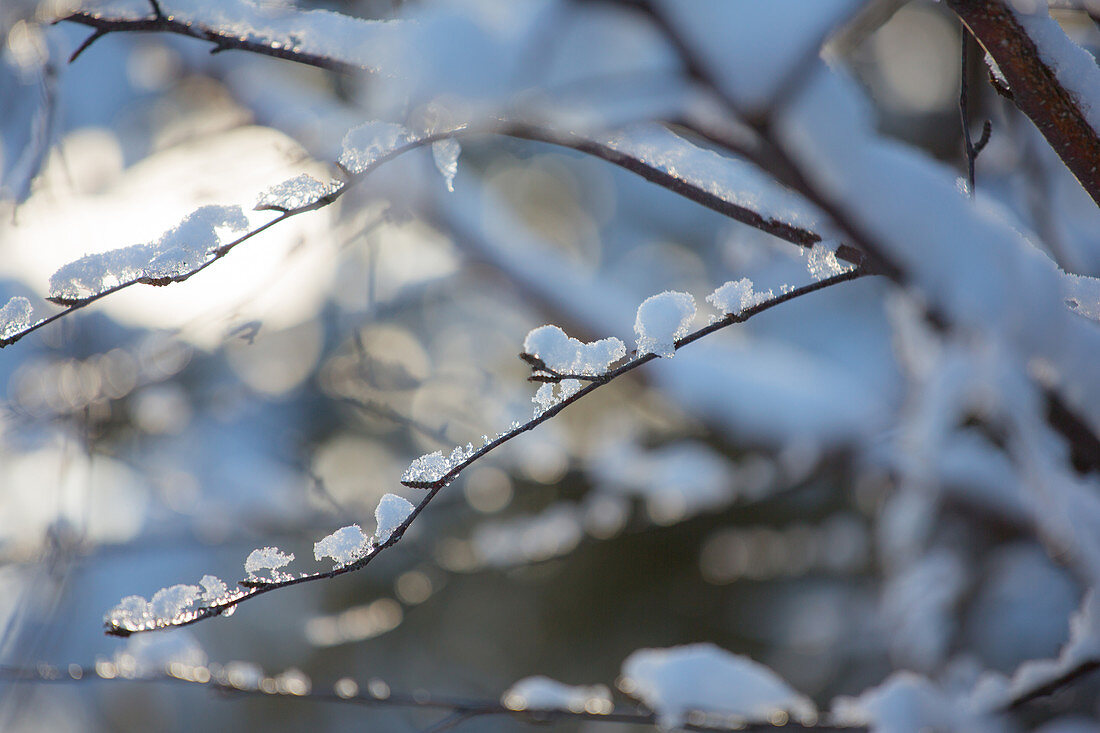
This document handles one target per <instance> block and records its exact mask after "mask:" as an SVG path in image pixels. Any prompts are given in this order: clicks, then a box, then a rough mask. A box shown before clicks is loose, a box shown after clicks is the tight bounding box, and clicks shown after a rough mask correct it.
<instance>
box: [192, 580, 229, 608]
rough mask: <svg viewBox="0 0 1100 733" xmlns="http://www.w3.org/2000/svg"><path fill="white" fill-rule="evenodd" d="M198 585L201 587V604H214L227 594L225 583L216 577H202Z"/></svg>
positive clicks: (227, 589)
mask: <svg viewBox="0 0 1100 733" xmlns="http://www.w3.org/2000/svg"><path fill="white" fill-rule="evenodd" d="M199 585H200V586H202V598H201V600H202V602H203V603H207V604H210V603H215V602H217V601H218V600H219V599H221V598H224V597H225V596H226V595H227V594H228V593H229V587H228V586H226V584H225V581H224V580H222V579H221V578H219V577H218V576H216V575H204V576H202V578H201V579H200V580H199Z"/></svg>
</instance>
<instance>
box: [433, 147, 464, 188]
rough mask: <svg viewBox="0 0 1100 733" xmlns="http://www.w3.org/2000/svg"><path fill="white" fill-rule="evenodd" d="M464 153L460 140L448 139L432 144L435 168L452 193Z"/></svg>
mask: <svg viewBox="0 0 1100 733" xmlns="http://www.w3.org/2000/svg"><path fill="white" fill-rule="evenodd" d="M461 153H462V146H461V145H459V143H458V140H455V139H454V138H447V139H446V140H438V141H436V142H434V143H432V159H433V160H434V161H435V167H436V168H438V169H439V172H440V173H441V174H442V175H443V182H444V183H446V184H447V190H448V191H451V192H452V193H453V192H454V190H455V176H456V175H457V174H458V156H459V155H460V154H461Z"/></svg>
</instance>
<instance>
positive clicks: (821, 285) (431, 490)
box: [105, 268, 868, 636]
mask: <svg viewBox="0 0 1100 733" xmlns="http://www.w3.org/2000/svg"><path fill="white" fill-rule="evenodd" d="M867 274H868V273H867V272H866V271H864V270H861V269H860V268H852V269H850V270H847V271H845V272H843V273H840V274H838V275H834V276H833V277H829V278H826V279H823V280H819V281H817V282H814V283H811V284H809V285H805V286H802V287H799V288H794V289H792V290H789V291H787V292H786V293H783V294H781V295H778V296H775V297H773V298H771V299H769V300H766V301H764V302H762V303H759V304H757V305H755V306H753V307H751V308H747V309H745V310H743V311H741V312H739V313H731V314H729V315H727V316H725V317H724V318H720V319H718V320H716V321H714V322H713V323H711V324H709V325H707V326H704V327H702V328H699V329H697V330H695V331H692V332H691V333H689V334H687V335H686V336H683V337H682V338H679V339H677V340H676V341H675V342H674V347H675V348H676V349H677V350H679V349H682V348H683V347H685V346H687V345H688V344H691V343H694V342H695V341H697V340H699V339H701V338H703V337H704V336H707V335H709V334H712V333H714V332H715V331H718V330H720V329H723V328H726V327H728V326H731V325H733V324H735V323H744V322H745V321H747V320H748V319H749V318H752V317H753V316H755V315H757V314H759V313H763V312H764V311H767V310H770V309H772V308H774V307H776V306H778V305H781V304H783V303H786V302H788V301H790V300H794V299H795V298H799V297H802V296H804V295H809V294H810V293H815V292H817V291H819V290H823V289H825V288H827V287H830V286H832V285H839V284H840V283H845V282H848V281H850V280H855V279H857V278H859V277H863V276H865V275H867ZM657 358H658V357H657V355H655V354H642V355H638V356H635V357H634V358H632V359H630V360H629V361H627V362H626V363H624V364H622V365H621V366H618V367H616V368H615V369H612V370H610V371H608V372H607V373H605V374H603V375H601V376H600V377H599V378H598V379H596V380H594V381H591V382H589V383H588V384H587V385H586V386H584V387H583V388H581V389H580V390H578V391H577V392H575V393H574V394H572V395H570V396H569V397H567V398H566V399H563V400H562V401H560V402H558V403H556V404H554V405H552V406H551V407H549V408H548V409H546V410H545V411H543V412H541V413H539V414H537V415H536V416H535V417H533V418H531V419H530V420H528V421H527V422H525V423H522V424H518V425H515V426H514V427H512V428H511V429H510V430H508V431H506V432H504V433H501V434H500V435H498V436H497V437H495V438H493V439H492V440H490V441H489V442H487V443H485V444H484V445H483V446H481V447H480V448H478V449H477V450H475V451H473V452H472V453H470V454H469V455H468V456H466V457H464V458H463V459H462V460H460V461H457V462H456V463H455V464H454V465H453V466H451V467H450V468H449V469H448V470H447V471H446V473H444V474H442V475H441V476H439V477H438V478H436V479H435V480H432V481H403V482H402V483H404V485H405V486H408V487H410V488H417V489H427V490H428V493H427V495H425V496H424V498H422V499H421V500H420V502H419V503H417V504H416V505H415V506H414V507H413V510H412V511H411V512H410V513H409V515H408V516H407V517H406V518H405V520H404V521H403V522H401V524H399V525H398V526H397V527H396V528H395V529H394V531H393V534H391V535H390V537H389V538H388V539H387V540H386V541H385V542H383V543H381V544H379V545H375V546H372V547H371V548H370V550H369V551H368V552H367V553H366V554H365V555H364V556H363V557H361V558H360V559H358V560H356V561H355V562H352V563H349V564H348V565H342V566H339V567H336V568H333V569H332V570H328V571H324V572H317V573H303V574H301V575H299V576H297V577H292V578H288V579H286V580H279V581H266V580H242V581H238V585H240V586H241V587H240V588H239V589H238V590H236V591H235V592H234V593H231V594H229V595H227V596H226V597H224V598H221V599H219V600H217V601H215V602H213V603H211V604H210V605H207V606H199V607H197V608H193V609H191V610H188V611H186V612H184V613H182V614H180V615H179V616H177V617H175V618H172V619H156V620H155V621H152V622H150V623H149V625H148V626H147V627H144V628H139V629H131V628H127V627H125V626H122V625H119V624H117V623H115V622H113V621H112V620H108V621H106V622H105V626H106V632H107V633H108V634H110V635H113V636H130V635H131V634H133V633H140V632H145V631H156V630H159V629H165V628H173V627H177V626H188V625H190V624H193V623H197V622H199V621H202V620H204V619H208V618H212V617H214V616H220V615H221V614H223V613H226V612H227V611H228V612H231V611H232V609H234V608H235V607H236V606H237V605H239V604H241V603H243V602H244V601H247V600H249V599H251V598H255V597H256V596H259V595H263V594H264V593H269V592H271V591H274V590H279V589H281V588H286V587H289V586H292V585H298V584H300V583H310V582H313V581H317V580H327V579H330V578H335V577H337V576H340V575H345V574H347V573H352V572H355V571H357V570H362V569H363V568H364V567H366V566H367V565H369V564H370V563H371V561H373V560H374V558H376V557H377V556H378V555H379V554H381V553H382V552H383V551H385V550H386V549H388V548H389V547H392V546H393V545H395V544H396V543H397V542H398V541H399V540H400V539H401V537H402V536H403V535H404V533H405V531H406V530H408V528H409V526H410V525H412V523H413V522H414V521H416V518H417V517H418V516H419V515H420V513H421V512H422V511H424V509H425V508H427V506H428V504H430V503H431V501H432V500H433V499H434V498H435V497H436V496H437V495H438V494H439V492H440V491H442V490H443V489H444V488H445V487H446V486H447V485H448V484H449V483H451V482H452V481H454V479H455V478H457V477H458V475H459V474H461V473H462V472H463V471H464V470H465V469H466V468H468V467H469V466H470V465H472V464H473V463H475V462H476V461H478V460H480V459H481V458H482V457H484V456H485V455H486V454H488V453H490V452H492V451H494V450H496V449H497V448H499V447H500V446H502V445H504V444H505V443H508V442H510V441H511V440H513V439H514V438H516V437H518V436H520V435H522V434H524V433H526V432H528V431H530V430H533V429H535V428H536V427H538V426H539V425H542V424H543V423H544V422H546V421H547V420H550V419H551V418H553V417H554V416H555V415H557V414H558V413H560V412H561V411H562V410H564V409H565V408H567V407H569V406H570V405H572V404H573V403H574V402H577V401H578V400H581V399H583V398H584V397H586V396H588V395H589V394H591V393H592V392H594V391H595V390H597V389H599V388H600V387H602V386H603V385H605V384H608V383H609V382H611V381H613V380H615V379H617V378H618V377H621V376H622V375H624V374H627V373H629V372H632V371H633V370H635V369H637V368H638V367H640V366H642V365H643V364H648V363H649V362H651V361H653V360H654V359H657Z"/></svg>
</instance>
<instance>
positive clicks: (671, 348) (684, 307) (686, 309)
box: [634, 290, 695, 357]
mask: <svg viewBox="0 0 1100 733" xmlns="http://www.w3.org/2000/svg"><path fill="white" fill-rule="evenodd" d="M694 318H695V298H693V297H692V296H691V294H690V293H679V292H675V291H672V290H666V291H665V292H663V293H659V294H657V295H652V296H650V297H648V298H646V300H645V302H643V303H642V304H641V305H640V306H638V315H637V317H636V318H635V320H634V333H636V334H637V335H638V353H639V354H656V355H657V356H663V357H672V356H675V355H676V346H675V344H674V342H675V341H676V339H678V338H680V337H682V336H686V335H687V332H688V329H689V328H691V322H692V320H693V319H694Z"/></svg>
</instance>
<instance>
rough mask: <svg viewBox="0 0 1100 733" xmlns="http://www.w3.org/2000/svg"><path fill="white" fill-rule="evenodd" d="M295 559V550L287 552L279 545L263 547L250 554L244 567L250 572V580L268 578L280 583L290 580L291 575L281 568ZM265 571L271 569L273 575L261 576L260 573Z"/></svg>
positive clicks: (267, 579)
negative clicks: (268, 576)
mask: <svg viewBox="0 0 1100 733" xmlns="http://www.w3.org/2000/svg"><path fill="white" fill-rule="evenodd" d="M293 560H294V553H293V552H290V553H286V552H283V551H282V550H280V549H279V548H278V547H261V548H258V549H255V550H253V551H252V552H250V553H249V554H248V559H247V560H245V562H244V569H245V572H247V573H248V579H249V580H266V581H269V582H273V583H279V582H282V581H284V580H289V579H290V577H291V575H290V573H286V572H282V571H280V570H279V568H282V567H286V566H287V565H289V564H290V563H291V562H292V561H293ZM264 571H271V572H270V575H271V577H270V578H262V577H260V574H261V573H263V572H264Z"/></svg>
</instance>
